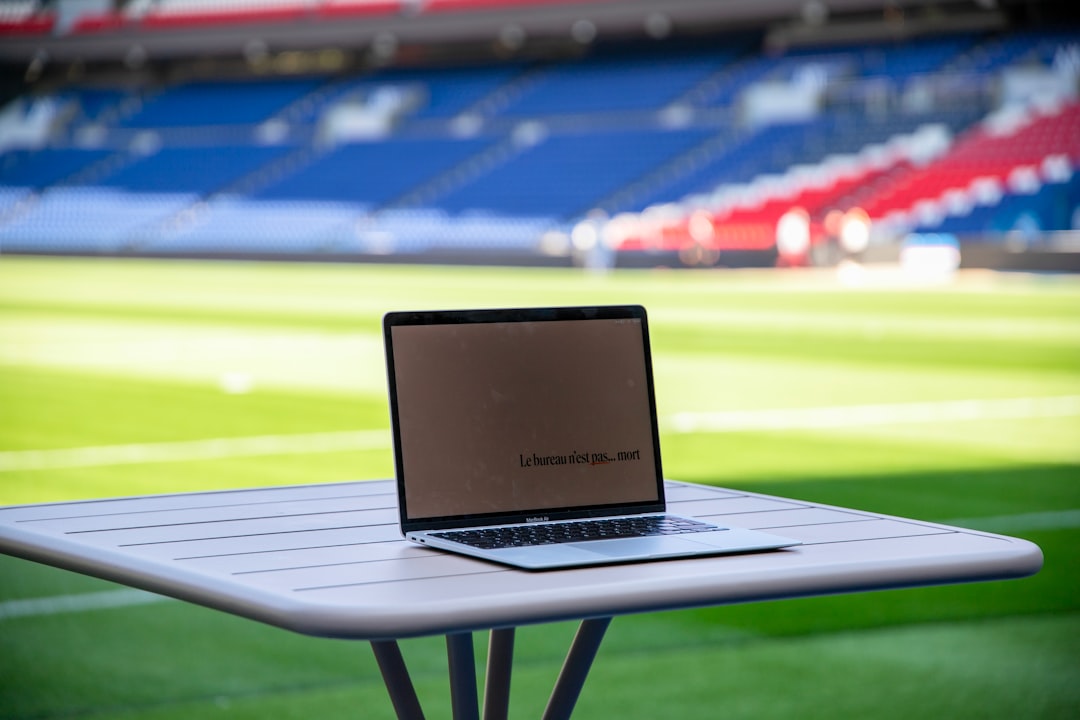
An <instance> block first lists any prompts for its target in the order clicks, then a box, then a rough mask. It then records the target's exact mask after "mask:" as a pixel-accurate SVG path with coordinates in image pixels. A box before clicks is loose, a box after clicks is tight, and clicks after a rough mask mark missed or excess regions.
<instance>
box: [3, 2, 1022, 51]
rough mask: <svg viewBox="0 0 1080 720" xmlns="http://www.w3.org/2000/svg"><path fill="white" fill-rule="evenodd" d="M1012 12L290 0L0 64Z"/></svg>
mask: <svg viewBox="0 0 1080 720" xmlns="http://www.w3.org/2000/svg"><path fill="white" fill-rule="evenodd" d="M1018 4H1020V3H1018V2H1017V0H936V1H935V0H892V2H890V3H882V2H881V0H378V1H377V2H376V0H370V1H367V0H364V1H363V2H361V1H360V0H355V2H352V3H350V4H348V5H345V4H340V3H333V2H329V1H326V2H319V1H315V0H297V3H296V5H295V7H294V8H293V10H294V12H292V13H282V12H281V11H280V10H274V11H271V10H269V9H268V10H267V11H266V12H263V13H259V12H254V13H246V14H245V13H240V14H233V15H231V16H230V15H226V14H220V15H217V16H216V17H215V13H213V12H211V13H202V14H201V15H199V14H196V15H195V16H192V15H189V16H188V17H186V18H185V17H177V16H170V17H169V18H166V19H162V18H161V16H160V15H159V16H154V15H153V14H152V13H153V12H154V11H153V10H151V14H149V15H145V16H142V17H133V16H125V15H123V14H122V13H121V14H116V13H111V12H107V13H105V14H103V15H98V16H97V17H96V19H95V18H93V17H91V18H82V20H83V22H82V23H81V24H80V22H79V20H80V18H78V17H76V18H72V17H71V16H70V15H67V16H65V14H64V13H65V7H67V6H65V4H64V3H59V4H57V5H56V7H57V9H58V11H57V15H56V17H55V18H50V20H54V21H53V22H52V23H51V25H50V26H49V27H48V28H47V29H46V31H44V32H14V33H11V32H9V33H4V35H5V37H4V38H3V42H0V62H8V63H20V62H31V61H34V60H35V58H36V59H38V61H41V60H43V59H44V60H46V61H48V62H72V61H88V62H95V61H116V60H124V59H125V58H130V57H131V56H132V54H135V55H137V56H139V57H141V58H145V59H152V60H171V59H183V58H191V57H197V56H205V55H242V54H245V53H250V52H251V51H252V49H253V47H254V48H256V49H261V50H262V51H264V52H279V51H286V50H311V49H321V48H327V47H334V48H341V49H342V50H347V51H367V50H370V49H371V48H382V49H383V50H386V49H390V50H391V51H396V50H397V49H399V48H404V47H409V46H423V47H431V46H437V45H440V44H444V45H445V44H453V45H465V44H470V43H471V44H476V45H486V46H488V47H493V48H495V49H496V50H499V49H501V50H502V51H504V52H505V51H509V52H514V51H517V50H520V49H521V48H522V47H523V46H525V45H533V44H537V43H539V44H543V43H548V44H550V43H552V42H562V43H567V44H573V43H577V44H579V45H587V44H589V43H590V42H592V40H593V39H594V38H595V39H605V38H634V37H642V38H647V37H656V38H659V37H666V36H668V35H671V34H676V33H677V34H691V33H695V32H702V31H712V32H715V31H717V30H728V29H731V30H736V29H745V28H747V27H756V28H759V29H760V28H763V27H765V26H767V25H772V26H774V27H775V26H776V25H778V24H779V25H782V26H783V29H784V30H786V32H787V35H786V36H785V37H787V38H788V40H792V41H798V40H799V39H800V38H802V39H806V38H807V37H809V36H813V35H814V34H815V33H817V34H820V33H822V32H835V30H834V28H836V26H837V23H835V22H832V21H833V20H835V19H837V18H839V17H843V18H846V20H845V23H844V27H846V28H847V31H848V32H849V33H851V32H854V33H860V34H861V35H860V37H862V38H864V39H865V38H867V37H874V36H875V35H876V36H879V37H880V36H881V35H882V33H883V32H892V33H893V34H894V35H898V36H900V37H904V36H907V35H910V34H915V33H918V32H927V31H948V30H960V29H987V28H990V27H995V26H997V25H1000V23H1001V19H1002V15H1001V12H1000V11H999V10H998V7H999V5H1012V6H1015V5H1018ZM1024 4H1025V5H1026V4H1037V2H1033V3H1024ZM50 7H51V6H50ZM151 7H152V8H157V7H161V6H160V5H155V6H151ZM349 9H351V12H349V11H348V10H349ZM159 12H160V11H159ZM155 17H157V20H155ZM90 20H92V21H94V22H89V21H90ZM185 20H186V21H185ZM853 28H854V29H853ZM841 32H842V31H841ZM827 39H829V40H835V39H837V38H836V37H835V35H833V36H830V37H829V38H827Z"/></svg>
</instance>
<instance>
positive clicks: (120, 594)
mask: <svg viewBox="0 0 1080 720" xmlns="http://www.w3.org/2000/svg"><path fill="white" fill-rule="evenodd" d="M171 599H172V598H167V597H165V596H163V595H155V594H154V593H149V592H145V591H143V590H135V589H133V588H124V589H121V590H105V591H102V592H91V593H75V594H73V595H55V596H53V597H42V598H27V599H21V600H5V601H4V602H0V621H3V620H10V619H12V618H20V617H38V616H41V615H61V614H66V613H77V612H86V611H87V610H105V609H108V608H120V607H130V606H132V605H149V604H150V603H156V602H164V601H166V600H171Z"/></svg>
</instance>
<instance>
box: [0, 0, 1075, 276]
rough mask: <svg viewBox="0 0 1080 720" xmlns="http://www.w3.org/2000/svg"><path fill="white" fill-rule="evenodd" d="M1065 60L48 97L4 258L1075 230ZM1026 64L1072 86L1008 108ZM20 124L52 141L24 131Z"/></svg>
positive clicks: (737, 39)
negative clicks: (848, 223) (800, 225)
mask: <svg viewBox="0 0 1080 720" xmlns="http://www.w3.org/2000/svg"><path fill="white" fill-rule="evenodd" d="M134 5H135V4H134V3H132V4H129V5H128V10H132V9H133V8H134ZM196 5H198V4H197V3H194V4H193V3H168V4H166V3H158V4H156V5H155V6H154V8H153V11H154V12H156V13H158V14H162V13H165V12H166V11H169V12H172V11H173V10H177V9H178V8H184V9H185V12H187V11H188V10H191V9H192V8H195V7H196ZM323 5H326V4H325V3H324V4H323ZM259 7H260V8H261V9H262V11H267V8H268V7H269V6H268V5H267V4H266V3H261V4H259ZM275 7H277V6H275ZM280 7H282V8H284V7H291V6H290V5H289V4H288V3H282V4H281V5H280ZM170 8H171V9H170ZM200 12H201V11H200ZM207 12H211V11H209V10H207ZM213 12H216V11H213ZM1078 48H1080V34H1070V33H1064V32H1054V33H1036V32H1025V33H1013V34H1005V35H975V34H963V35H952V36H945V37H937V38H930V39H921V40H914V41H910V42H904V43H897V44H856V45H835V46H825V47H816V48H809V49H808V48H803V49H796V50H790V51H788V52H787V53H783V54H779V55H776V54H772V53H767V52H763V51H762V50H761V49H760V43H759V39H756V38H753V37H749V36H731V37H726V38H720V39H718V40H717V41H716V42H715V43H712V45H711V46H703V45H701V44H697V45H695V46H692V47H685V46H684V47H681V48H680V49H678V50H677V51H672V50H670V49H667V50H664V51H662V52H661V51H657V50H656V49H655V48H653V49H650V48H647V47H644V46H641V47H634V48H630V49H627V48H625V47H623V48H619V49H618V50H617V51H613V52H608V53H606V54H605V53H596V54H594V55H585V56H583V57H580V58H570V59H551V58H548V59H544V60H537V61H532V62H525V61H521V60H517V61H514V62H507V63H505V64H488V65H483V66H459V67H442V68H431V69H424V68H415V67H410V68H387V69H382V70H373V71H369V72H367V73H364V74H358V75H352V76H350V75H336V76H303V77H290V78H276V79H275V78H256V79H249V80H246V81H241V80H230V81H227V80H215V81H185V82H178V83H173V84H163V85H159V86H139V87H137V88H131V87H123V86H119V85H109V84H108V83H105V84H95V85H89V84H86V85H81V86H80V85H75V86H68V87H64V88H61V89H59V90H56V91H55V92H53V93H51V94H49V95H48V96H38V97H27V98H22V99H20V100H17V101H16V102H15V103H13V104H12V105H11V106H9V108H7V109H6V110H5V112H4V115H3V117H2V118H0V152H2V154H0V248H2V249H3V250H4V251H7V252H105V253H122V252H137V253H147V254H153V253H169V254H184V253H191V254H198V255H205V254H214V253H227V254H237V253H242V254H257V255H268V256H269V255H274V254H289V255H294V254H302V255H315V256H317V255H319V254H328V253H332V254H335V255H370V254H380V255H381V254H413V253H424V252H432V251H454V252H457V251H478V252H483V251H490V250H501V251H506V252H512V253H519V254H521V255H523V256H524V255H534V256H539V255H543V254H550V253H561V254H564V255H565V254H567V253H570V252H572V251H573V250H575V249H576V250H577V251H585V250H588V249H589V247H591V246H593V245H596V244H597V242H598V240H599V241H603V242H604V243H606V244H607V245H608V246H610V247H611V248H612V249H614V250H615V251H620V252H624V253H657V252H679V251H684V250H686V249H687V248H701V249H705V250H709V251H710V252H723V253H727V252H731V251H734V250H745V251H754V252H761V253H763V256H762V257H765V258H769V257H775V255H776V254H777V252H778V249H777V247H778V246H777V227H778V225H779V224H780V222H781V220H782V219H783V218H784V217H785V216H786V215H788V214H789V213H790V212H791V211H792V210H793V208H798V209H799V212H801V213H803V214H804V215H805V218H806V222H807V223H808V225H809V241H808V242H809V243H810V244H813V243H821V242H829V241H830V236H831V235H834V234H835V233H834V230H835V228H832V227H830V223H834V221H835V218H834V217H833V215H834V214H835V213H845V212H849V211H852V210H853V209H856V208H860V209H861V210H860V212H863V213H865V215H866V216H867V218H868V219H869V221H870V222H872V223H873V224H874V226H875V228H876V231H877V232H878V235H875V238H876V237H880V233H881V232H882V231H883V230H882V229H885V230H889V231H891V232H892V233H893V237H894V238H895V237H896V236H898V235H900V234H903V233H907V232H910V231H913V230H919V231H933V232H951V233H956V234H959V235H964V234H965V233H970V234H981V235H986V233H994V232H998V233H1001V234H1004V233H1007V232H1009V231H1012V230H1015V229H1017V228H1023V229H1027V230H1029V231H1040V232H1042V231H1047V230H1065V229H1069V228H1073V227H1074V226H1075V224H1076V222H1077V218H1076V217H1074V216H1075V208H1076V206H1077V181H1076V177H1077V176H1076V173H1075V169H1076V168H1077V167H1078V166H1080V105H1077V104H1076V102H1075V99H1073V98H1075V91H1076V77H1077V76H1078V73H1080V50H1078ZM1031 72H1036V73H1039V74H1038V76H1037V84H1041V85H1040V86H1042V85H1047V84H1048V83H1049V80H1048V79H1050V80H1052V79H1054V78H1060V77H1062V76H1067V77H1068V79H1067V80H1066V81H1065V85H1066V86H1067V87H1068V83H1069V82H1071V83H1072V85H1071V92H1072V96H1071V97H1070V95H1069V92H1064V93H1061V92H1059V93H1057V95H1056V99H1054V100H1053V101H1047V100H1046V99H1045V93H1035V94H1032V95H1031V96H1030V97H1023V96H1022V95H1023V93H1020V92H1018V91H1017V90H1016V88H1017V87H1024V86H1023V85H1022V83H1021V84H1020V85H1017V83H1016V82H1015V77H1014V76H1015V75H1017V74H1018V73H1019V74H1020V75H1023V73H1031ZM1069 73H1071V75H1069ZM1010 83H1012V84H1010ZM1050 84H1052V83H1050ZM1007 96H1009V97H1007ZM1013 96H1015V97H1013ZM35 113H36V115H35ZM38 115H43V116H45V120H44V121H43V120H41V119H40V118H39V119H37V120H35V119H34V118H35V117H37V116H38ZM35 124H36V125H35ZM36 126H41V127H44V128H46V130H47V132H42V133H39V134H38V135H37V136H36V137H37V139H36V140H35V141H33V142H26V141H22V142H20V141H19V140H18V138H19V137H29V136H32V135H33V133H31V132H29V131H28V128H29V129H31V130H32V129H33V128H34V127H36ZM12 128H14V130H12ZM5 130H7V131H8V132H7V134H6V135H5ZM7 137H12V138H15V139H14V140H5V138H7ZM581 227H585V228H586V230H585V231H581V232H575V231H576V229H579V228H581ZM590 228H591V230H590ZM832 239H835V238H832ZM807 250H808V248H807V247H806V245H805V244H804V245H803V246H802V248H801V250H799V252H797V253H794V254H795V255H798V254H799V253H801V254H802V255H803V256H805V255H806V253H807ZM779 252H780V254H781V255H783V254H784V253H783V249H782V248H781V250H780V251H779ZM789 254H791V253H789ZM710 257H714V258H715V256H710ZM789 259H791V258H789ZM802 259H803V260H805V257H803V258H802ZM795 260H798V258H795Z"/></svg>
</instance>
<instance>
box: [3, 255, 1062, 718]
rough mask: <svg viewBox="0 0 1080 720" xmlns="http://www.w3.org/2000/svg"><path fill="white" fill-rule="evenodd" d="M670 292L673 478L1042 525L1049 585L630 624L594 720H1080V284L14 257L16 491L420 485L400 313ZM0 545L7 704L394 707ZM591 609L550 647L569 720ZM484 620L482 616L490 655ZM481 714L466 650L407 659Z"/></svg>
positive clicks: (442, 695) (8, 490) (430, 709)
mask: <svg viewBox="0 0 1080 720" xmlns="http://www.w3.org/2000/svg"><path fill="white" fill-rule="evenodd" d="M622 302H632V303H641V304H643V305H645V306H646V308H648V310H649V314H650V324H651V329H652V335H653V338H652V339H653V355H654V364H655V370H656V392H657V403H658V409H659V414H660V416H661V423H662V429H663V433H662V438H661V442H662V447H663V452H664V469H665V472H666V474H667V475H668V476H669V477H671V478H675V479H682V480H690V481H696V482H706V483H712V484H717V485H724V486H734V487H744V488H748V489H752V490H755V491H759V492H766V493H774V494H778V495H785V496H789V497H797V498H807V499H811V500H815V501H819V502H825V503H835V504H840V505H848V506H851V507H856V508H862V509H867V510H873V511H880V512H886V513H894V514H900V515H907V516H911V517H916V518H921V519H925V520H935V521H945V522H950V523H954V524H959V525H964V526H967V527H973V528H977V529H983V530H989V531H996V532H1004V533H1007V534H1013V535H1018V536H1021V537H1025V538H1027V539H1030V540H1032V541H1034V542H1036V543H1038V544H1039V545H1040V546H1041V547H1042V548H1043V551H1044V553H1045V556H1046V564H1045V567H1044V569H1043V570H1042V572H1040V573H1039V574H1038V575H1036V576H1035V577H1033V578H1029V579H1025V580H1019V581H1010V582H1002V583H984V584H976V585H964V586H948V587H936V588H926V589H910V590H897V591H888V592H877V593H869V594H862V595H846V596H839V597H827V598H809V599H798V600H789V601H783V602H772V603H761V604H754V605H742V606H732V607H721V608H711V609H706V610H695V611H681V612H671V613H659V614H652V615H644V616H634V617H625V618H618V619H616V620H615V622H614V624H613V625H612V628H611V630H610V632H609V633H608V637H607V639H606V640H605V645H604V646H603V647H602V648H601V650H600V654H599V656H598V658H597V662H596V665H595V666H594V669H593V672H592V674H591V676H590V678H589V681H588V683H587V684H586V686H585V690H584V692H583V694H582V697H581V700H580V702H579V704H578V707H577V712H576V714H575V717H576V718H609V717H622V718H625V719H630V718H656V717H673V718H717V717H726V718H791V717H798V718H817V717H821V718H837V717H841V718H847V717H852V718H853V717H865V716H873V717H875V718H877V719H882V718H910V717H917V716H920V715H924V716H927V717H942V718H1016V717H1024V718H1072V717H1075V715H1076V712H1077V708H1080V592H1078V590H1080V584H1078V581H1077V579H1076V578H1077V577H1080V552H1078V551H1077V549H1076V547H1077V544H1078V543H1080V282H1078V280H1077V279H1076V278H1072V277H1055V276H1047V277H1032V276H999V275H990V274H974V275H964V276H962V277H961V278H960V279H959V281H958V282H956V283H955V284H953V285H950V286H947V287H946V286H923V287H913V286H908V285H905V284H904V283H903V282H902V281H901V280H900V279H898V278H897V277H896V276H895V275H892V274H887V273H870V274H868V276H866V277H865V278H863V282H862V283H861V284H859V285H857V286H854V287H841V286H840V285H838V284H837V282H836V281H835V278H833V276H831V275H826V274H820V273H786V274H785V273H769V272H734V273H724V272H704V271H703V272H696V271H687V272H682V271H662V270H659V271H632V272H631V271H627V272H616V273H613V274H611V275H608V276H590V275H587V274H583V273H581V272H578V271H569V270H542V269H533V270H525V269H493V268H492V269H475V268H474V269H464V268H436V267H402V266H390V265H387V266H352V265H314V264H312V265H286V264H244V263H196V262H152V261H134V260H132V261H106V260H71V259H28V258H11V257H3V258H0V504H13V503H24V502H39V501H49V500H66V499H74V498H91V497H107V496H116V495H129V494H139V493H163V492H174V491H186V490H202V489H211V488H234V487H252V486H259V485H267V484H297V483H308V482H332V481H339V480H349V479H363V478H378V477H388V476H390V475H391V474H392V463H391V457H390V444H389V434H388V418H387V410H386V399H385V371H384V366H383V358H382V342H381V338H380V335H379V324H380V319H381V316H382V314H383V313H384V312H386V311H388V310H400V309H420V308H423V309H428V308H438V307H493V306H512V305H569V304H583V303H622ZM151 600H152V598H151V599H148V598H147V597H146V596H144V595H141V594H138V593H133V592H130V591H127V590H124V589H122V588H119V587H118V586H115V585H111V584H109V583H105V582H101V581H97V580H93V579H90V578H85V577H82V576H79V575H75V574H72V573H66V572H62V571H59V570H53V569H50V568H45V567H42V566H38V565H35V564H32V563H27V562H24V561H20V560H15V559H13V558H9V557H6V556H0V718H59V717H94V718H109V719H116V720H119V719H121V718H123V719H124V720H129V719H136V718H137V719H139V720H150V719H155V720H157V719H164V718H190V717H222V718H249V717H250V718H293V717H295V718H312V717H360V718H390V717H392V716H393V715H392V708H391V705H390V701H389V699H388V697H387V695H386V691H385V689H384V688H383V686H382V682H381V679H380V676H379V673H378V670H377V668H376V667H375V663H374V660H373V658H372V656H371V653H370V651H369V650H368V649H367V647H366V646H365V645H364V644H361V643H347V642H340V641H328V640H321V639H313V638H306V637H302V636H298V635H294V634H291V633H288V632H285V631H282V630H278V629H274V628H270V627H265V626H262V625H259V624H257V623H254V622H250V621H246V620H242V619H239V618H233V617H229V616H226V615H224V614H222V613H218V612H214V611H210V610H205V609H202V608H198V607H194V606H191V605H187V604H185V603H181V602H176V601H171V600H156V601H151ZM573 630H574V626H573V625H571V624H558V625H554V626H541V627H533V628H524V629H522V630H521V631H520V633H519V637H518V648H517V655H516V660H515V676H514V686H513V688H512V701H511V716H512V717H520V718H532V717H537V716H539V715H540V713H541V711H542V709H543V706H544V703H545V701H546V697H547V693H548V692H549V691H550V688H551V684H552V682H553V681H554V677H555V675H556V673H557V671H558V667H559V664H560V662H561V657H562V653H563V652H564V651H565V648H566V645H567V644H568V642H569V639H570V637H571V635H572V633H573ZM485 641H486V638H483V637H481V636H480V635H479V634H478V636H477V650H478V654H479V655H480V657H481V659H482V657H483V649H484V646H485ZM402 647H403V650H404V652H405V655H406V660H407V661H408V662H409V664H410V667H411V669H412V671H413V675H414V679H415V680H416V682H417V690H418V692H419V694H420V696H421V701H422V703H423V704H424V707H425V711H426V712H427V714H428V717H431V718H440V717H448V716H449V712H450V711H449V695H448V687H447V680H446V659H445V648H444V647H443V644H442V641H441V638H433V639H422V640H410V641H406V642H404V643H403V645H402Z"/></svg>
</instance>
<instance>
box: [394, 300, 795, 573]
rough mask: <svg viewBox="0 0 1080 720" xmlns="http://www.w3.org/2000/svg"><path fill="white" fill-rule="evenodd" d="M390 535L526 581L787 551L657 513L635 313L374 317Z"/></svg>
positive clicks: (653, 425)
mask: <svg viewBox="0 0 1080 720" xmlns="http://www.w3.org/2000/svg"><path fill="white" fill-rule="evenodd" d="M383 334H384V340H385V347H386V363H387V374H388V379H389V394H390V415H391V422H392V426H393V443H394V462H395V471H396V475H397V492H398V507H399V511H400V516H401V530H402V534H403V535H404V536H405V537H406V538H408V539H409V540H411V541H413V542H416V543H420V544H422V545H425V546H427V547H431V548H438V549H440V550H447V551H451V552H455V553H460V554H463V555H468V556H471V557H475V558H480V559H483V560H489V561H492V562H497V563H502V564H504V565H510V566H514V567H518V568H523V569H527V570H545V569H553V568H567V567H577V566H587V565H601V564H611V563H622V562H635V561H643V560H657V559H665V558H685V557H693V556H701V555H717V554H724V553H738V552H750V551H763V550H773V549H777V548H782V547H787V546H791V545H797V544H798V541H796V540H792V539H790V538H784V537H780V536H777V535H772V534H770V533H764V532H758V531H753V530H747V529H740V528H734V527H722V526H718V525H714V524H711V523H707V522H704V521H702V520H698V519H694V518H689V517H681V516H677V515H671V514H669V513H668V512H667V507H666V502H665V498H664V476H663V471H662V469H661V464H660V436H659V432H658V429H657V421H656V401H655V398H654V394H653V377H652V360H651V357H650V351H649V331H648V321H647V317H646V313H645V309H644V308H643V307H641V306H638V305H627V306H601V307H561V308H519V309H504V310H454V311H428V312H392V313H388V314H387V315H386V316H385V317H384V319H383Z"/></svg>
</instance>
